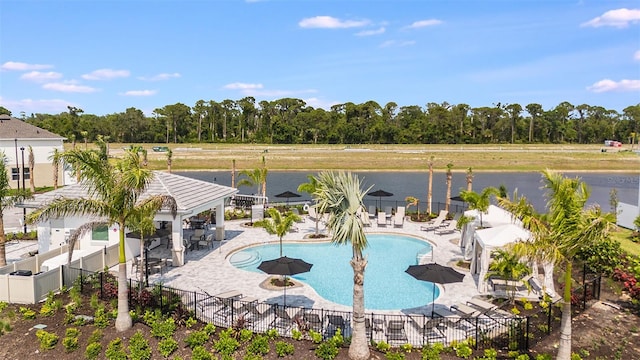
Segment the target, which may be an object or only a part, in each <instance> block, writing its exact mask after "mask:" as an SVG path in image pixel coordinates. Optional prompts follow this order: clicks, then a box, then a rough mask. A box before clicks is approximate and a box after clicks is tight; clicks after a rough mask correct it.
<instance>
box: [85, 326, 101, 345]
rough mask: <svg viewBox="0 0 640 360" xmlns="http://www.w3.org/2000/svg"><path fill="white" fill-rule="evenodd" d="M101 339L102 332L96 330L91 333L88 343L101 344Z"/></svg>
mask: <svg viewBox="0 0 640 360" xmlns="http://www.w3.org/2000/svg"><path fill="white" fill-rule="evenodd" d="M101 339H102V330H100V329H95V330H94V331H93V332H92V333H91V336H89V340H88V342H89V344H91V343H99V342H100V340H101Z"/></svg>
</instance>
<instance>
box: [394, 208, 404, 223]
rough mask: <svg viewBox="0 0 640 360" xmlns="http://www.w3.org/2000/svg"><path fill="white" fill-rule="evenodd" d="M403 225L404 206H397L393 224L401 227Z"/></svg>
mask: <svg viewBox="0 0 640 360" xmlns="http://www.w3.org/2000/svg"><path fill="white" fill-rule="evenodd" d="M403 225H404V206H398V210H397V211H396V216H395V218H394V219H393V226H396V227H402V226H403Z"/></svg>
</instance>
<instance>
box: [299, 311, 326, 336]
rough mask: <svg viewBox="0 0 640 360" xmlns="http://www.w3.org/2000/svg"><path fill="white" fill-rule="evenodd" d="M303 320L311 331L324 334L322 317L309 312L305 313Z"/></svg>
mask: <svg viewBox="0 0 640 360" xmlns="http://www.w3.org/2000/svg"><path fill="white" fill-rule="evenodd" d="M302 319H303V320H304V322H305V323H306V324H307V327H308V329H309V330H313V331H316V332H320V333H321V332H322V328H323V327H324V324H323V322H322V319H320V315H318V314H316V313H309V312H307V313H304V315H303V316H302Z"/></svg>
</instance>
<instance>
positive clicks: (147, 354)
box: [129, 330, 151, 360]
mask: <svg viewBox="0 0 640 360" xmlns="http://www.w3.org/2000/svg"><path fill="white" fill-rule="evenodd" d="M129 358H130V359H131V360H149V359H151V347H150V346H149V342H148V341H147V339H145V337H144V335H142V332H141V331H140V330H138V331H137V332H136V333H135V334H134V335H133V336H132V337H131V340H129Z"/></svg>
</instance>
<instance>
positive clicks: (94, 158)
mask: <svg viewBox="0 0 640 360" xmlns="http://www.w3.org/2000/svg"><path fill="white" fill-rule="evenodd" d="M62 156H63V160H64V162H66V163H68V164H74V166H75V167H76V168H77V169H78V170H79V173H80V176H81V181H82V183H83V184H84V185H85V186H86V187H87V189H88V196H87V197H86V198H75V199H69V198H64V197H63V198H58V199H56V200H53V201H52V202H50V203H49V204H47V205H45V206H44V207H42V208H40V209H37V210H35V211H34V212H32V213H31V214H30V215H29V218H28V221H29V222H30V223H39V222H43V221H48V220H49V219H58V218H64V217H68V216H87V215H89V216H91V217H94V218H98V219H99V221H96V222H90V223H87V224H84V225H82V226H80V227H78V229H77V230H76V231H74V232H73V233H72V234H71V237H70V238H69V258H71V256H72V249H73V248H74V246H75V242H76V241H77V240H78V238H79V237H80V236H82V235H84V234H85V233H87V232H89V231H91V230H92V229H93V227H94V226H96V225H97V224H98V223H101V224H102V225H105V224H106V225H108V226H110V225H113V224H116V225H117V226H118V230H119V258H118V260H119V264H118V316H117V318H116V330H118V331H125V330H127V329H130V328H131V325H132V322H131V315H130V314H129V304H128V296H127V294H128V291H127V290H128V289H127V257H126V254H125V230H126V228H127V226H128V225H129V224H131V223H132V221H133V220H134V219H136V218H141V216H142V215H144V214H150V213H153V214H155V213H156V212H158V211H159V210H160V209H162V208H168V209H169V211H170V213H171V214H172V215H173V216H174V217H175V216H176V212H177V206H176V202H175V199H173V197H171V196H169V195H153V196H148V197H145V198H142V194H143V193H144V191H145V190H146V188H147V186H148V185H149V183H150V182H151V180H152V179H153V172H151V171H150V170H148V169H145V168H143V167H141V166H140V156H139V154H138V153H137V152H135V151H127V152H125V155H124V157H123V158H121V159H118V160H116V161H115V162H114V163H113V164H112V163H110V162H109V161H108V160H106V159H104V158H103V157H102V154H100V152H99V151H92V150H70V151H67V152H65V153H63V155H62Z"/></svg>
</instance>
